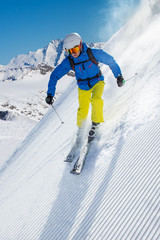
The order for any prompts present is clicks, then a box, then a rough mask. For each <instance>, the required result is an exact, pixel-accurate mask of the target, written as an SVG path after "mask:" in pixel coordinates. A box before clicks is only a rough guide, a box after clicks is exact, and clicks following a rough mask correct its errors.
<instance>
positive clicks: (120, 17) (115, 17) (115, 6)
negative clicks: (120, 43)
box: [99, 0, 140, 41]
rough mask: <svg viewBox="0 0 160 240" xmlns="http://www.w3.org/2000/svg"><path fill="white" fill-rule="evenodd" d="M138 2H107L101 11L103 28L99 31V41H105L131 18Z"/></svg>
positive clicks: (119, 0) (136, 0)
mask: <svg viewBox="0 0 160 240" xmlns="http://www.w3.org/2000/svg"><path fill="white" fill-rule="evenodd" d="M139 4H140V0H115V1H112V0H107V3H106V8H105V9H103V10H102V11H101V15H102V18H103V24H102V25H103V27H102V28H101V29H100V31H99V39H100V41H107V40H108V39H109V38H110V37H111V36H112V35H113V34H114V33H115V32H117V31H118V30H119V29H120V28H121V27H122V26H123V25H124V24H125V23H126V22H127V21H128V20H129V18H130V17H131V16H132V14H133V13H134V12H135V11H136V9H137V7H138V6H139Z"/></svg>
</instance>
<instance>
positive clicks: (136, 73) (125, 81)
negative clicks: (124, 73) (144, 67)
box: [125, 73, 138, 82]
mask: <svg viewBox="0 0 160 240" xmlns="http://www.w3.org/2000/svg"><path fill="white" fill-rule="evenodd" d="M137 74H138V73H135V74H134V76H132V77H130V78H128V79H126V80H125V82H127V81H129V80H130V79H132V78H134V77H135V76H136V75H137Z"/></svg>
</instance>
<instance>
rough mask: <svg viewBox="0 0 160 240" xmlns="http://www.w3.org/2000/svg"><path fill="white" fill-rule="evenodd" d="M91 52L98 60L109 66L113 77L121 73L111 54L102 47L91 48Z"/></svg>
mask: <svg viewBox="0 0 160 240" xmlns="http://www.w3.org/2000/svg"><path fill="white" fill-rule="evenodd" d="M92 52H93V55H94V57H95V58H96V59H97V61H98V62H101V63H104V64H106V65H108V66H109V68H110V69H111V71H112V73H113V75H114V76H115V78H117V77H118V76H119V75H121V74H122V73H121V69H120V67H119V65H118V64H117V63H116V61H115V59H114V58H113V57H112V56H111V55H109V54H108V53H106V52H105V51H103V50H102V49H92Z"/></svg>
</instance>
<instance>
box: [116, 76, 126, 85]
mask: <svg viewBox="0 0 160 240" xmlns="http://www.w3.org/2000/svg"><path fill="white" fill-rule="evenodd" d="M124 84H125V80H124V78H123V77H122V75H120V76H118V77H117V85H118V87H122V86H123V85H124Z"/></svg>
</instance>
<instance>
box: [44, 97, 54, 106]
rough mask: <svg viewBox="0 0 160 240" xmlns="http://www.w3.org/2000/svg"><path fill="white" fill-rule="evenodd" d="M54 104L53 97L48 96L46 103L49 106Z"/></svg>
mask: <svg viewBox="0 0 160 240" xmlns="http://www.w3.org/2000/svg"><path fill="white" fill-rule="evenodd" d="M53 102H54V100H53V96H51V95H47V97H46V103H47V104H49V105H52V104H53Z"/></svg>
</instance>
